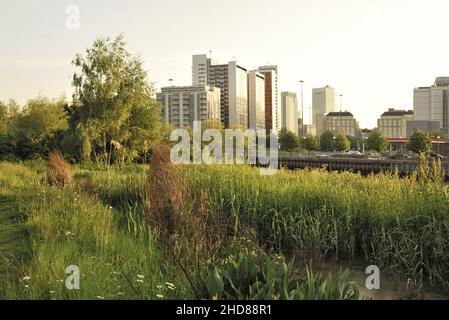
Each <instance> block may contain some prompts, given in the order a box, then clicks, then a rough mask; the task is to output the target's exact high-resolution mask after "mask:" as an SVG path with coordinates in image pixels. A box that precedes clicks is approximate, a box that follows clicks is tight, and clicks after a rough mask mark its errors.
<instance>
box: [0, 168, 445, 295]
mask: <svg viewBox="0 0 449 320" xmlns="http://www.w3.org/2000/svg"><path fill="white" fill-rule="evenodd" d="M437 167H438V166H434V169H435V170H434V172H437V171H438V170H437V169H438V168H437ZM147 169H148V168H147V167H146V166H138V165H136V166H116V167H113V168H102V167H99V166H96V165H90V166H82V167H79V166H75V167H74V168H73V175H74V183H73V185H72V186H70V187H68V188H64V189H59V188H54V187H51V186H49V185H48V184H47V183H46V179H45V174H46V168H45V165H44V164H43V163H24V164H20V165H19V164H8V163H1V164H0V197H1V196H3V197H4V198H5V197H9V196H11V198H10V199H11V200H12V201H13V202H14V210H15V212H17V214H18V216H21V217H23V218H24V219H23V220H24V221H26V222H24V223H25V226H26V228H27V230H28V234H29V242H30V246H31V257H29V258H28V259H27V260H17V261H11V263H10V265H9V267H8V268H7V269H6V270H7V271H6V274H4V275H3V277H0V298H9V299H16V298H27V299H67V298H70V299H96V298H98V299H102V298H105V299H121V298H123V299H126V298H127V299H145V298H156V299H159V298H176V297H178V298H194V297H204V296H202V295H201V292H195V290H192V283H193V287H195V285H197V284H198V283H199V284H201V282H202V281H203V280H204V279H194V277H201V276H203V275H202V274H201V272H200V273H199V274H198V271H201V270H202V268H203V267H204V266H205V264H207V262H209V261H211V260H214V259H218V260H217V261H221V260H223V259H224V260H226V259H227V257H228V256H231V255H236V254H237V255H238V252H239V251H238V250H239V246H242V245H240V244H241V243H242V239H243V237H247V238H249V239H252V240H253V241H256V242H257V243H256V244H255V245H256V247H258V248H259V249H260V248H264V249H267V250H265V251H266V252H270V249H273V250H274V251H276V252H280V253H284V254H287V255H295V256H296V257H300V258H301V259H303V261H304V262H305V261H308V260H309V259H313V260H322V261H324V260H330V259H332V260H345V261H346V260H350V261H353V262H355V263H361V264H364V265H365V266H366V265H368V264H376V265H378V266H379V267H380V268H381V272H382V273H389V274H391V275H395V276H397V277H398V278H400V279H403V280H404V281H407V282H408V283H409V284H412V285H413V286H414V287H415V288H419V287H421V286H422V285H423V284H426V283H427V284H430V285H431V286H433V287H434V288H438V289H442V290H444V291H445V292H449V283H448V279H449V201H448V200H449V199H448V196H449V193H448V187H447V186H446V185H444V183H443V181H442V180H441V179H439V175H438V174H434V173H432V172H430V171H426V167H425V166H423V167H421V168H420V171H419V172H418V174H416V175H413V176H411V177H407V178H399V177H398V176H397V175H394V174H378V175H370V176H368V177H362V176H361V175H359V174H354V173H349V172H343V173H335V172H327V171H324V170H302V171H285V170H281V171H280V172H279V173H277V174H276V175H274V176H260V175H259V171H258V170H257V169H255V168H251V167H247V166H189V167H186V168H184V169H183V170H185V173H186V174H187V183H188V186H187V188H188V190H189V194H188V196H187V198H186V199H185V203H184V211H183V214H184V216H183V220H182V225H181V228H180V229H179V230H178V232H177V233H176V234H175V237H174V238H173V241H171V242H170V245H173V248H171V249H170V252H171V253H168V251H167V248H166V247H164V246H161V243H160V242H158V240H157V239H156V238H155V234H154V233H153V231H152V230H151V228H149V227H148V223H147V221H146V220H145V204H146V203H147V201H148V200H149V199H150V197H151V196H155V194H153V195H152V194H151V192H155V191H154V190H152V189H151V185H152V184H151V183H150V190H148V188H147V184H148V174H149V172H148V170H147ZM175 189H176V188H175ZM172 192H174V191H173V190H172ZM1 205H2V204H1V203H0V206H1ZM8 210H9V209H8ZM0 211H1V210H0ZM3 211H5V209H4V210H3ZM245 241H246V240H244V241H243V242H245ZM245 246H246V247H247V245H243V247H242V248H244V247H245ZM12 250H13V249H12ZM174 253H175V254H174ZM176 253H177V254H176ZM173 255H174V256H175V257H176V259H174V260H173V259H172V258H173ZM170 257H171V258H170ZM297 259H298V258H297ZM176 262H181V266H180V265H177V264H176ZM0 263H1V262H0ZM70 264H75V265H78V266H79V267H80V269H81V274H82V276H81V290H79V291H76V290H75V291H68V290H66V289H65V287H64V283H63V282H62V281H63V280H64V279H65V278H66V277H67V275H66V274H65V273H64V270H65V268H66V267H67V266H68V265H70ZM312 275H313V274H312ZM142 276H143V277H142ZM166 282H169V283H174V285H175V287H176V288H175V290H173V286H172V285H171V284H170V285H166V284H165V283H166ZM337 287H339V285H337ZM337 287H336V288H337ZM312 289H313V288H310V290H312Z"/></svg>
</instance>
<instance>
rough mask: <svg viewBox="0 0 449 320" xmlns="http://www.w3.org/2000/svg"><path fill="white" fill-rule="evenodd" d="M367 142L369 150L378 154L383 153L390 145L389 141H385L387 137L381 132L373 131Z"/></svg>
mask: <svg viewBox="0 0 449 320" xmlns="http://www.w3.org/2000/svg"><path fill="white" fill-rule="evenodd" d="M366 142H367V148H368V150H374V151H377V152H383V151H384V150H385V148H386V147H387V144H388V142H387V140H385V137H384V136H383V135H382V133H381V132H380V131H379V130H373V131H371V133H370V134H369V136H368V140H367V141H366Z"/></svg>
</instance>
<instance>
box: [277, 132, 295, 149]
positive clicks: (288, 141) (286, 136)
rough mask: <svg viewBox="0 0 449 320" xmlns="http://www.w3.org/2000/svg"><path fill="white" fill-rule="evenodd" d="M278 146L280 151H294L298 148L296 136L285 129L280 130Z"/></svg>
mask: <svg viewBox="0 0 449 320" xmlns="http://www.w3.org/2000/svg"><path fill="white" fill-rule="evenodd" d="M279 145H280V148H281V151H288V152H291V151H294V150H295V149H298V148H299V139H298V136H297V135H296V134H294V133H293V132H291V131H289V130H287V129H286V128H282V129H281V132H279Z"/></svg>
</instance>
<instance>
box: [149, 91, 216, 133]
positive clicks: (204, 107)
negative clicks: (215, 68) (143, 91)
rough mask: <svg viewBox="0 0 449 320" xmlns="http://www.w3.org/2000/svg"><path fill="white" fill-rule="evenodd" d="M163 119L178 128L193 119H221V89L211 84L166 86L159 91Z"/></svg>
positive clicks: (190, 123)
mask: <svg viewBox="0 0 449 320" xmlns="http://www.w3.org/2000/svg"><path fill="white" fill-rule="evenodd" d="M156 96H157V101H158V102H159V103H160V104H161V106H162V111H161V115H162V119H163V120H164V121H165V122H166V123H169V124H171V125H173V126H175V127H177V128H180V127H184V126H191V127H192V126H193V121H202V122H207V121H214V122H215V121H219V120H220V89H219V88H216V87H210V86H189V87H174V86H173V87H164V88H162V89H161V92H159V93H157V95H156Z"/></svg>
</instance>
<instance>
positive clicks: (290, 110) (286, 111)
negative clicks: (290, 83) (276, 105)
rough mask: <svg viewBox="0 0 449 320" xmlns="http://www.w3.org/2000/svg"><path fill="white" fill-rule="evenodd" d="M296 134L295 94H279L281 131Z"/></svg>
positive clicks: (296, 102)
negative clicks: (285, 130) (284, 130)
mask: <svg viewBox="0 0 449 320" xmlns="http://www.w3.org/2000/svg"><path fill="white" fill-rule="evenodd" d="M283 128H285V129H287V130H289V131H291V132H294V133H295V134H298V98H297V96H296V93H295V92H287V91H285V92H281V129H283Z"/></svg>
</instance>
